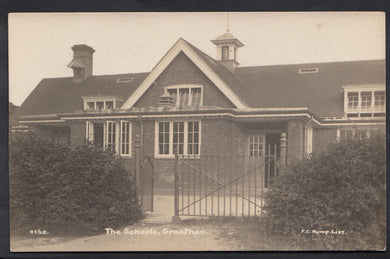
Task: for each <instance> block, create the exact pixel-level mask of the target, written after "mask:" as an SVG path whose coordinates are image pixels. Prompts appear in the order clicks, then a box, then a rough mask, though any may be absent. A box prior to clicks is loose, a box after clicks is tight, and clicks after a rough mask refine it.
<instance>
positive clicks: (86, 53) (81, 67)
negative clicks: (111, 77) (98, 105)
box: [68, 44, 95, 83]
mask: <svg viewBox="0 0 390 259" xmlns="http://www.w3.org/2000/svg"><path fill="white" fill-rule="evenodd" d="M72 50H73V60H72V61H71V62H70V63H69V65H68V67H69V68H71V69H73V83H81V82H83V81H84V80H85V79H87V77H89V76H92V65H93V62H92V55H93V53H94V52H95V50H94V49H93V48H91V47H90V46H88V45H85V44H80V45H74V46H73V47H72Z"/></svg>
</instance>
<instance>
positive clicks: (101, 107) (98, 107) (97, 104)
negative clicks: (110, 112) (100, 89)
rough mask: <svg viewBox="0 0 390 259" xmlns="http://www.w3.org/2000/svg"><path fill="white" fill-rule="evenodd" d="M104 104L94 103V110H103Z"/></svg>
mask: <svg viewBox="0 0 390 259" xmlns="http://www.w3.org/2000/svg"><path fill="white" fill-rule="evenodd" d="M103 109H104V102H96V110H103Z"/></svg>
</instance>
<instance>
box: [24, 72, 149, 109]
mask: <svg viewBox="0 0 390 259" xmlns="http://www.w3.org/2000/svg"><path fill="white" fill-rule="evenodd" d="M147 75H148V73H138V74H118V75H104V76H91V77H88V78H87V79H86V80H85V81H84V82H81V83H72V78H71V77H66V78H49V79H43V80H42V81H41V82H40V83H39V84H38V86H37V87H36V88H35V89H34V90H33V91H32V93H31V94H30V95H29V96H28V97H27V99H26V100H25V101H24V103H23V104H22V105H21V107H20V108H19V109H18V110H17V116H25V115H36V114H57V113H72V112H73V111H75V110H82V109H83V100H82V99H81V98H82V97H83V96H99V95H101V96H116V97H119V98H122V99H124V100H126V99H127V98H128V97H129V96H130V95H131V94H132V93H133V92H134V91H135V89H136V88H137V87H138V85H139V84H140V83H141V82H142V81H143V80H144V79H145V78H146V76H147ZM119 78H134V79H133V80H132V81H131V82H124V83H122V82H121V83H117V80H118V79H119Z"/></svg>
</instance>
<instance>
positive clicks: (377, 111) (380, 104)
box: [344, 85, 386, 117]
mask: <svg viewBox="0 0 390 259" xmlns="http://www.w3.org/2000/svg"><path fill="white" fill-rule="evenodd" d="M384 88H385V87H384V85H383V86H382V85H371V86H345V87H344V92H345V93H344V111H345V113H346V116H347V117H374V116H384V115H385V110H386V106H385V91H384Z"/></svg>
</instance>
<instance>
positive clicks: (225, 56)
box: [222, 46, 229, 60]
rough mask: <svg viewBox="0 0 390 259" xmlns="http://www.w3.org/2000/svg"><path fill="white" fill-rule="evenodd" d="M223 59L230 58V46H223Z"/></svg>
mask: <svg viewBox="0 0 390 259" xmlns="http://www.w3.org/2000/svg"><path fill="white" fill-rule="evenodd" d="M222 60H229V47H228V46H224V47H222Z"/></svg>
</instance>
